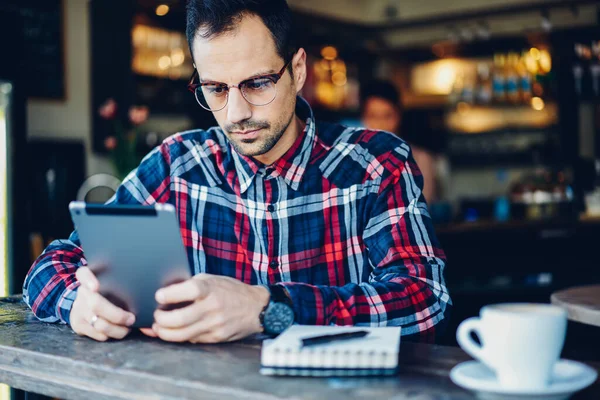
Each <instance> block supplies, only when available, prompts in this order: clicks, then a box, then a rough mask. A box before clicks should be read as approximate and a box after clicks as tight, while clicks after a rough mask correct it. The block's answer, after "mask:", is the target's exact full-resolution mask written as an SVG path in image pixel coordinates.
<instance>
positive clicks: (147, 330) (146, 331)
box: [140, 328, 158, 337]
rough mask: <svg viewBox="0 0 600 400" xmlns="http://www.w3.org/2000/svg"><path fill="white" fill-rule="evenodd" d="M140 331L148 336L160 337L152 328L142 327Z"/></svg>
mask: <svg viewBox="0 0 600 400" xmlns="http://www.w3.org/2000/svg"><path fill="white" fill-rule="evenodd" d="M140 331H141V332H142V333H143V334H144V335H146V336H150V337H158V335H157V334H156V332H154V331H153V330H152V328H140Z"/></svg>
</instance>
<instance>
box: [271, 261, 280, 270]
mask: <svg viewBox="0 0 600 400" xmlns="http://www.w3.org/2000/svg"><path fill="white" fill-rule="evenodd" d="M269 267H271V268H273V269H275V268H277V267H279V263H278V262H277V261H271V262H270V263H269Z"/></svg>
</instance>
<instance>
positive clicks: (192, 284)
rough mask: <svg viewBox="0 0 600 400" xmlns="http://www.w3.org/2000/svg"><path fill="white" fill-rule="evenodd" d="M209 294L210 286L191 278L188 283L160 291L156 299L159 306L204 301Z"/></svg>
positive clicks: (174, 285)
mask: <svg viewBox="0 0 600 400" xmlns="http://www.w3.org/2000/svg"><path fill="white" fill-rule="evenodd" d="M208 293H209V286H208V284H207V283H206V282H205V281H203V280H201V279H194V278H191V279H188V280H187V281H184V282H181V283H176V284H173V285H170V286H167V287H165V288H162V289H159V290H158V291H157V292H156V295H155V298H156V301H157V302H158V303H159V304H174V303H182V302H185V301H194V300H197V299H202V298H204V297H206V296H207V295H208Z"/></svg>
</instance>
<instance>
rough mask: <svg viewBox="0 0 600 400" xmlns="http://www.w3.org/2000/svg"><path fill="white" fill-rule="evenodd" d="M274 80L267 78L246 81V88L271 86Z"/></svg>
mask: <svg viewBox="0 0 600 400" xmlns="http://www.w3.org/2000/svg"><path fill="white" fill-rule="evenodd" d="M272 84H273V82H271V80H269V79H267V78H258V79H252V80H250V81H248V82H246V88H248V89H250V90H261V89H267V88H269V87H270V86H271V85H272Z"/></svg>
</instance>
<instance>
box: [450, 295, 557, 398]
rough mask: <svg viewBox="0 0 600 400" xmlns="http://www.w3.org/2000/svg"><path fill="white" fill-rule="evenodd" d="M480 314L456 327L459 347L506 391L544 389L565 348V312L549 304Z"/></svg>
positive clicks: (498, 308)
mask: <svg viewBox="0 0 600 400" xmlns="http://www.w3.org/2000/svg"><path fill="white" fill-rule="evenodd" d="M479 315H480V316H479V317H473V318H469V319H467V320H465V321H463V322H462V323H461V324H460V326H459V327H458V330H457V332H456V339H457V340H458V344H459V345H460V347H462V349H463V350H464V351H466V352H467V353H468V354H469V355H471V356H472V357H474V358H476V359H477V360H479V361H481V362H482V363H484V364H485V365H487V366H488V367H489V368H491V369H492V370H494V371H495V372H496V376H497V377H498V381H499V382H500V384H501V385H502V386H504V387H506V388H511V389H524V390H538V389H543V388H545V387H546V386H547V385H548V384H549V383H550V379H551V376H552V370H553V368H554V364H556V362H557V361H558V358H559V356H560V353H561V351H562V348H563V344H564V341H565V334H566V331H567V312H566V311H565V310H563V309H562V308H559V307H556V306H553V305H550V304H533V303H512V304H495V305H490V306H485V307H483V308H482V309H481V311H480V313H479ZM471 333H476V334H477V336H478V337H479V341H480V342H481V346H480V345H479V344H477V342H475V341H474V340H473V339H472V337H471Z"/></svg>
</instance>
